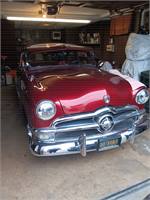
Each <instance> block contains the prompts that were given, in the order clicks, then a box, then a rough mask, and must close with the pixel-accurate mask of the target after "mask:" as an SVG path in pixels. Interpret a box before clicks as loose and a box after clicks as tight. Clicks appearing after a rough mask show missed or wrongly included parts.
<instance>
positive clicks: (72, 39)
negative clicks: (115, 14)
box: [65, 21, 111, 60]
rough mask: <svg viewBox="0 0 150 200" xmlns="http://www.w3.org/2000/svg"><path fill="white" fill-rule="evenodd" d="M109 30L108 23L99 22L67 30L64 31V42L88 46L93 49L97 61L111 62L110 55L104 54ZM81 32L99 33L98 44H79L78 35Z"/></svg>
mask: <svg viewBox="0 0 150 200" xmlns="http://www.w3.org/2000/svg"><path fill="white" fill-rule="evenodd" d="M109 30H110V21H101V22H96V23H93V24H89V25H87V26H83V27H80V28H74V29H67V30H65V41H66V42H67V43H73V44H78V45H82V46H90V47H92V48H93V49H94V52H95V54H96V56H97V57H98V58H99V59H107V60H108V58H109V59H110V60H111V58H110V57H111V55H108V54H107V52H106V48H105V46H106V44H107V41H108V40H109ZM81 32H86V33H96V32H98V33H100V44H81V43H80V39H79V34H80V33H81Z"/></svg>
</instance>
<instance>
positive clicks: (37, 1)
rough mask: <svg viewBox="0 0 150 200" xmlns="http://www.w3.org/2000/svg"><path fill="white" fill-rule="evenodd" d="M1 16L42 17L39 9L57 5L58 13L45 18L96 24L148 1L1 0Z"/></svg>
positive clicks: (24, 24) (22, 24)
mask: <svg viewBox="0 0 150 200" xmlns="http://www.w3.org/2000/svg"><path fill="white" fill-rule="evenodd" d="M1 2H2V3H1V14H2V17H3V18H6V17H7V16H15V17H42V13H41V8H42V6H43V5H44V6H47V5H49V6H50V5H55V4H57V5H59V8H60V9H59V13H57V14H56V15H48V16H47V18H64V19H83V20H85V19H86V20H90V21H91V22H96V21H100V20H108V19H110V16H112V14H114V13H116V12H118V11H121V12H128V11H130V10H133V9H136V8H138V7H142V6H146V5H148V3H149V1H141V0H139V1H100V0H99V1H75V0H74V1H73V0H65V1H53V0H20V1H19V0H1ZM15 24H16V27H23V28H31V27H32V28H35V29H36V28H39V27H40V28H44V29H54V28H56V29H57V28H59V29H60V28H66V27H70V28H71V27H77V26H83V24H73V23H56V22H55V23H53V22H51V23H47V22H46V23H45V22H26V21H24V22H23V21H17V22H15Z"/></svg>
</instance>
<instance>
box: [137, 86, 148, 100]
mask: <svg viewBox="0 0 150 200" xmlns="http://www.w3.org/2000/svg"><path fill="white" fill-rule="evenodd" d="M148 99H149V91H148V90H147V89H146V88H145V89H141V90H140V91H138V92H137V94H136V96H135V101H136V103H137V104H145V103H146V102H147V101H148Z"/></svg>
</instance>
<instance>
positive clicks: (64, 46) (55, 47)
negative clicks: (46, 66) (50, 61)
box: [27, 43, 92, 51]
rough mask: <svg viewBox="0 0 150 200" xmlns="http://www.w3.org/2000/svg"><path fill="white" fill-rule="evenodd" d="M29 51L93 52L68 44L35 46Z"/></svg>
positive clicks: (29, 47)
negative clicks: (65, 50) (64, 50)
mask: <svg viewBox="0 0 150 200" xmlns="http://www.w3.org/2000/svg"><path fill="white" fill-rule="evenodd" d="M27 49H28V50H29V51H44V50H63V49H67V50H85V51H87V50H91V49H92V48H89V47H84V46H79V45H74V44H66V43H41V44H34V45H31V46H28V47H27Z"/></svg>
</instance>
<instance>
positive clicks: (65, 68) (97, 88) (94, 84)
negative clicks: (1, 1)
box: [17, 43, 149, 156]
mask: <svg viewBox="0 0 150 200" xmlns="http://www.w3.org/2000/svg"><path fill="white" fill-rule="evenodd" d="M17 74H18V76H17V77H18V78H17V93H18V96H19V98H20V100H21V102H22V103H23V106H24V110H25V113H26V116H27V120H28V125H27V127H28V135H29V138H30V149H31V151H32V153H33V154H34V155H37V156H55V155H62V154H74V153H81V155H83V156H85V155H86V152H89V151H102V150H107V149H111V148H114V147H118V146H120V145H121V144H122V143H124V142H126V141H127V140H131V139H133V138H134V136H135V135H137V134H139V133H141V132H142V131H143V130H145V129H146V128H147V126H148V123H147V119H146V114H145V110H144V104H145V102H146V101H147V100H148V98H149V93H148V91H147V89H146V87H145V86H144V85H143V84H141V83H139V82H137V81H134V80H131V78H129V79H128V78H127V77H124V76H121V74H120V75H119V73H118V74H117V72H116V70H112V73H108V72H105V71H103V70H100V69H99V68H98V67H97V64H96V61H95V56H94V53H93V51H92V49H90V48H86V47H81V46H76V45H70V44H53V43H51V44H39V45H32V46H30V47H28V48H27V49H26V50H24V52H22V54H21V59H20V66H19V69H18V73H17Z"/></svg>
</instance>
